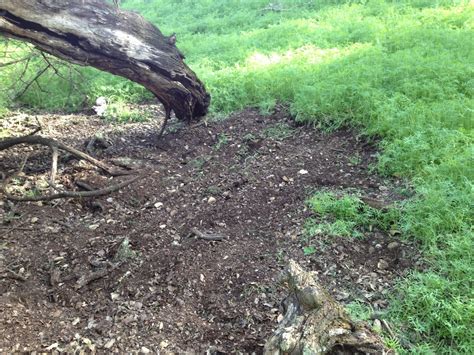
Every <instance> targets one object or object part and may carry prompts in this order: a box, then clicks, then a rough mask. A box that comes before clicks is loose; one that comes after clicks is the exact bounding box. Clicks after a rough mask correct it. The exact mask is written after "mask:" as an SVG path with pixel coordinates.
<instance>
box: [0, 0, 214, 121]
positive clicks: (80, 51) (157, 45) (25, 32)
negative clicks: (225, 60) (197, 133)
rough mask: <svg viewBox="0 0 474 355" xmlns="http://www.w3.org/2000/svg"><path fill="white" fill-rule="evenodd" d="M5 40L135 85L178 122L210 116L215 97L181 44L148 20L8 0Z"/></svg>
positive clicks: (86, 6)
mask: <svg viewBox="0 0 474 355" xmlns="http://www.w3.org/2000/svg"><path fill="white" fill-rule="evenodd" d="M0 35H4V36H7V37H11V38H15V39H19V40H22V41H27V42H30V43H32V44H33V45H35V46H36V47H37V48H39V49H40V50H42V51H45V52H47V53H50V54H52V55H54V56H57V57H59V58H61V59H64V60H66V61H69V62H73V63H76V64H79V65H87V66H93V67H96V68H98V69H101V70H104V71H107V72H110V73H112V74H116V75H120V76H123V77H125V78H128V79H130V80H132V81H135V82H137V83H139V84H141V85H143V86H144V87H146V88H147V89H148V90H150V91H151V92H153V94H154V95H155V96H156V97H157V98H158V99H159V100H160V101H161V102H162V103H163V105H164V106H165V108H166V109H167V110H173V111H174V113H175V115H176V117H177V118H178V119H182V120H191V119H193V118H199V117H202V116H204V115H205V114H206V113H207V109H208V106H209V102H210V96H209V94H208V93H207V92H206V90H205V88H204V85H203V84H202V83H201V81H200V80H199V79H198V78H197V76H196V74H195V73H194V72H193V71H192V70H191V69H190V68H189V67H188V66H187V65H186V64H185V63H184V62H183V55H182V54H181V53H180V51H179V50H178V48H176V45H175V41H170V38H169V37H166V36H164V35H163V34H162V33H161V31H160V30H159V29H158V28H157V27H155V26H153V25H152V24H150V23H149V22H148V21H146V20H145V19H144V18H143V17H142V16H140V15H138V14H136V13H133V12H128V11H123V10H118V9H117V8H115V7H113V6H110V5H108V4H107V3H106V2H105V1H103V0H87V1H77V0H2V1H1V2H0Z"/></svg>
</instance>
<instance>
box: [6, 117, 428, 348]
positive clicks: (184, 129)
mask: <svg viewBox="0 0 474 355" xmlns="http://www.w3.org/2000/svg"><path fill="white" fill-rule="evenodd" d="M158 111H159V109H158V108H157V112H158ZM35 117H36V118H35ZM28 121H30V122H31V124H32V125H34V124H36V122H37V121H38V122H39V123H41V126H42V128H43V130H42V134H43V135H45V136H48V137H54V138H57V139H60V140H62V141H64V142H65V143H67V144H70V145H72V146H74V147H76V148H79V149H82V150H84V149H85V146H86V145H87V142H88V141H89V140H90V139H91V137H94V136H97V135H100V136H101V137H103V138H104V139H105V141H106V142H107V144H104V145H102V146H97V147H96V149H95V151H94V154H96V156H97V157H98V158H100V159H103V160H105V161H109V162H110V161H115V162H117V161H119V160H121V161H122V163H123V164H124V163H126V165H128V166H130V165H133V166H135V167H136V168H139V169H141V170H142V171H144V172H146V173H145V174H144V177H143V178H142V179H141V180H139V181H137V182H135V183H133V184H132V185H129V186H128V187H126V188H123V189H122V190H120V191H119V192H116V193H113V194H111V195H108V196H104V197H100V198H96V199H95V200H94V201H91V200H86V199H84V200H77V199H67V200H57V201H52V202H41V203H40V202H29V203H16V204H12V203H10V202H8V201H6V200H0V201H1V202H0V204H1V206H0V216H1V217H2V224H1V225H0V332H1V334H2V336H1V337H0V352H2V353H3V352H11V351H35V350H36V351H40V350H66V351H68V350H69V351H72V350H76V349H89V350H91V349H92V350H93V349H96V350H98V351H105V350H107V351H120V352H125V351H142V352H144V353H146V352H148V351H158V350H161V351H165V352H167V351H169V352H177V351H186V350H188V351H191V350H193V351H199V352H203V351H207V350H209V349H211V350H212V351H214V352H231V351H241V352H245V353H251V352H256V353H260V352H261V351H262V348H263V345H264V343H265V340H266V339H267V338H268V337H269V335H270V334H271V332H272V330H273V329H274V328H276V326H277V324H278V320H279V319H280V318H279V315H280V312H281V309H280V303H281V301H282V299H283V298H284V297H285V293H286V291H285V290H284V289H283V288H282V287H281V286H279V285H278V283H277V279H278V275H279V273H280V271H281V270H282V268H283V267H284V266H285V264H286V262H287V261H288V259H290V258H292V259H295V260H296V261H298V262H299V263H300V264H301V265H302V266H303V267H304V268H305V269H307V270H313V271H315V272H316V273H317V275H318V277H319V279H320V281H321V282H322V283H323V285H325V287H327V289H328V290H329V291H330V293H331V294H332V295H333V296H334V297H335V298H336V299H337V300H339V301H340V302H342V303H344V304H350V303H353V302H361V303H363V304H365V305H367V306H369V307H370V308H371V309H372V310H373V312H374V313H377V312H381V311H383V310H384V309H385V308H386V307H387V304H388V302H387V297H388V295H389V293H390V291H391V289H392V287H393V285H394V283H395V281H396V280H397V279H398V278H399V277H401V276H403V275H405V274H406V272H408V271H409V270H411V269H413V268H415V267H419V265H418V262H417V259H418V253H417V251H416V249H417V248H416V246H414V245H413V244H409V243H408V242H406V241H400V240H397V238H396V236H390V235H387V234H385V233H382V232H381V231H378V230H376V229H374V230H373V231H372V232H369V233H366V234H365V236H364V238H343V237H330V236H324V235H322V236H319V237H318V240H317V242H316V243H317V245H318V248H317V250H316V252H313V253H311V254H310V255H305V253H304V251H303V247H304V246H305V245H306V241H307V239H306V238H307V235H306V234H305V230H304V223H305V221H306V220H307V219H308V218H309V217H311V216H312V212H311V210H310V209H308V208H307V207H306V205H305V201H306V200H307V199H308V198H309V197H310V196H311V194H312V193H314V192H315V191H318V190H320V189H326V190H327V189H329V190H332V191H336V192H338V191H348V190H351V189H355V190H357V191H359V192H360V193H361V194H362V195H363V196H366V197H367V198H371V199H374V200H378V201H384V202H385V203H390V202H392V201H394V200H398V199H400V196H399V195H397V193H396V191H397V186H399V185H400V184H401V182H399V181H396V180H390V181H387V180H386V179H384V178H382V177H379V176H377V175H376V174H375V173H374V172H373V171H371V170H370V165H371V164H373V163H374V162H375V159H376V154H377V151H376V149H375V146H374V145H373V144H371V143H368V142H367V141H365V140H364V139H363V138H360V137H358V136H357V134H356V133H355V132H353V131H350V130H339V131H337V132H334V133H330V134H328V133H323V132H320V131H318V130H317V129H311V128H308V127H299V126H297V125H296V124H295V123H294V120H292V119H290V118H289V117H288V114H287V112H286V110H285V109H284V108H277V109H276V111H275V112H274V113H273V114H272V115H270V116H261V115H260V114H259V113H258V112H257V111H255V110H245V111H243V112H240V113H237V114H234V115H232V116H231V117H230V118H228V119H226V120H223V121H217V122H208V123H206V124H204V123H199V124H192V125H190V126H186V125H181V124H180V123H178V122H173V121H172V122H171V123H170V125H169V127H168V129H167V131H166V133H165V135H164V136H163V137H162V138H161V139H160V140H159V142H158V144H157V143H156V137H155V134H154V132H156V130H157V127H156V126H155V125H153V124H151V123H147V122H144V123H128V124H121V125H117V124H113V123H110V122H107V121H105V120H102V119H100V118H97V117H92V116H87V115H51V114H50V115H36V116H28V115H23V114H17V115H12V116H11V117H10V118H8V119H7V120H5V122H8V124H9V125H10V127H13V126H15V127H17V129H16V130H15V132H20V131H22V130H24V132H25V133H27V132H28V131H30V130H31V128H28V125H25V122H28ZM20 122H21V123H20ZM17 124H18V126H16V125H17ZM20 128H21V129H20ZM25 156H28V160H27V162H26V164H25V167H24V169H23V173H22V174H20V177H19V178H18V179H17V180H15V181H16V183H17V184H19V185H22V186H23V187H25V186H28V184H30V187H29V189H30V192H31V191H33V190H32V186H34V181H33V180H31V179H39V178H41V177H44V176H46V175H47V173H48V172H49V165H50V157H49V153H48V150H47V149H46V148H45V149H43V148H41V147H40V148H38V147H34V148H32V147H16V148H13V149H10V150H9V151H3V152H2V153H1V155H0V158H1V163H0V170H2V171H3V172H4V173H6V174H11V173H12V172H14V171H15V170H17V169H18V166H20V165H21V163H22V161H23V160H24V158H25ZM124 158H127V159H124ZM117 159H118V160H117ZM29 176H30V177H31V176H32V177H31V178H29ZM78 178H81V179H82V180H86V181H87V182H88V183H89V184H90V185H93V186H104V185H105V184H107V183H108V182H109V183H110V178H108V177H106V176H105V175H103V174H101V173H100V172H99V171H98V170H96V169H95V168H93V167H91V166H90V165H88V164H85V163H83V162H78V161H77V160H74V159H72V160H69V161H67V160H66V159H64V156H63V160H62V163H61V164H60V176H59V177H58V181H59V182H60V183H61V184H62V185H63V186H66V187H71V186H74V179H78ZM29 179H30V180H29ZM114 179H118V180H120V179H121V178H114ZM315 217H317V216H315ZM193 228H194V229H197V230H199V231H201V232H203V233H211V232H212V233H217V234H219V235H221V236H224V237H225V238H224V239H223V240H222V241H209V240H205V239H199V238H195V237H193V236H192V235H191V233H190V231H191V229H193ZM127 243H128V244H127ZM306 254H308V253H306ZM97 272H98V273H97ZM90 275H101V276H102V277H98V278H97V279H96V280H93V281H91V282H88V283H86V284H84V283H81V282H82V281H84V278H86V277H88V276H90Z"/></svg>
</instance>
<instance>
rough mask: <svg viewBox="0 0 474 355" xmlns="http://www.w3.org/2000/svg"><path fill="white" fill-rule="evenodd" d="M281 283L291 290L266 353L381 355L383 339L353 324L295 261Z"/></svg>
mask: <svg viewBox="0 0 474 355" xmlns="http://www.w3.org/2000/svg"><path fill="white" fill-rule="evenodd" d="M282 281H283V282H284V283H285V284H286V285H287V286H288V288H289V290H290V295H289V297H288V298H287V299H286V300H285V302H284V303H285V305H286V313H285V316H284V318H283V320H282V321H281V322H280V324H279V326H278V328H277V330H275V332H274V333H273V335H272V337H271V338H270V339H269V340H268V341H267V343H266V345H265V354H358V353H361V354H383V353H387V349H385V347H384V345H383V343H382V340H381V339H380V337H379V336H378V335H376V334H375V333H373V332H372V331H371V330H370V329H369V328H368V326H366V325H365V324H363V323H356V322H353V321H352V320H351V319H350V318H349V316H348V315H347V314H346V312H345V311H344V309H343V307H342V306H341V305H340V304H339V303H337V302H336V301H335V300H334V299H333V298H332V297H331V296H330V295H329V293H328V292H327V291H326V290H325V289H324V288H323V287H322V286H321V285H320V284H319V283H318V282H317V281H316V280H315V278H314V277H313V275H312V274H311V273H310V272H305V271H304V270H303V269H302V268H301V267H300V266H299V265H298V264H297V263H296V262H294V261H293V260H291V261H290V263H289V266H288V268H287V269H286V270H285V272H284V274H283V278H282Z"/></svg>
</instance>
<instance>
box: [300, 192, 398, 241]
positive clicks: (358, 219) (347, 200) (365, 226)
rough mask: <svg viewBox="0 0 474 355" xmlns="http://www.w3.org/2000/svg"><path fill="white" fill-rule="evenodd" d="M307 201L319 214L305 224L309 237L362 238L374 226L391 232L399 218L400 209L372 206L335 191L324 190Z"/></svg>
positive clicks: (353, 195) (316, 213)
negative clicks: (381, 208) (384, 208)
mask: <svg viewBox="0 0 474 355" xmlns="http://www.w3.org/2000/svg"><path fill="white" fill-rule="evenodd" d="M307 204H308V206H309V207H310V209H311V210H312V211H313V213H314V214H315V215H316V217H313V218H310V219H308V220H307V222H306V224H305V232H306V236H307V237H308V238H310V239H311V238H314V237H316V236H318V235H321V234H325V235H332V236H342V237H354V238H363V236H364V233H365V232H367V231H369V230H372V229H373V228H378V229H380V230H383V231H387V232H388V231H390V230H391V228H392V227H393V226H394V225H396V224H397V223H398V221H399V218H400V210H399V209H397V208H390V209H387V210H378V209H375V208H372V207H370V206H369V205H367V204H366V203H364V202H363V201H362V200H361V199H360V198H359V197H358V196H357V195H355V194H345V195H343V196H338V195H336V194H335V193H334V192H330V191H321V192H318V193H315V194H314V195H313V196H312V197H311V198H310V199H309V200H308V202H307ZM321 220H322V221H321Z"/></svg>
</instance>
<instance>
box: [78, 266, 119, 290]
mask: <svg viewBox="0 0 474 355" xmlns="http://www.w3.org/2000/svg"><path fill="white" fill-rule="evenodd" d="M120 265H121V263H118V264H110V266H109V267H105V268H103V269H100V270H97V271H93V272H90V273H88V274H86V275H82V276H81V277H80V278H79V280H77V282H76V285H75V286H74V289H76V290H79V289H81V288H83V287H84V286H86V285H88V284H90V283H91V282H92V281H95V280H98V279H101V278H102V277H105V276H107V275H108V274H110V273H111V272H112V271H114V270H115V269H117V268H118V267H119V266H120Z"/></svg>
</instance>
